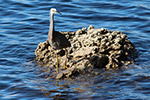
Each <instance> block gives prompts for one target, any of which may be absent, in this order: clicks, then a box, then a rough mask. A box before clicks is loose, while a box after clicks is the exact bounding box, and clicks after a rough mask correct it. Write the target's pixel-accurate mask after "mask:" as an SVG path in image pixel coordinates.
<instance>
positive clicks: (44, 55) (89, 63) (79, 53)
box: [35, 25, 136, 79]
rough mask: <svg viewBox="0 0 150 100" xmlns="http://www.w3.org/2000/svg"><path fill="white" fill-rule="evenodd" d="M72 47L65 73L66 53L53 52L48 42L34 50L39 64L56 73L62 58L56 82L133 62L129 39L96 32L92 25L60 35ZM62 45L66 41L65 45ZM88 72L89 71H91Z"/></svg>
mask: <svg viewBox="0 0 150 100" xmlns="http://www.w3.org/2000/svg"><path fill="white" fill-rule="evenodd" d="M61 33H62V34H65V35H66V37H67V38H68V40H69V42H70V43H71V47H68V48H66V49H67V50H68V61H67V66H68V69H66V70H64V69H63V65H64V63H65V55H66V54H65V53H66V52H65V50H63V49H62V50H53V49H52V48H51V46H50V45H49V43H48V41H47V40H46V41H45V42H43V43H39V45H38V47H37V49H36V50H35V55H36V60H37V61H38V62H40V63H42V66H47V67H49V68H50V69H51V70H52V72H56V71H54V70H56V66H55V65H56V64H55V63H56V54H57V55H59V57H58V58H59V70H60V71H59V73H53V74H52V76H53V77H55V78H57V79H58V78H63V77H70V76H74V75H77V74H80V73H82V72H86V71H87V70H91V69H93V68H106V69H112V68H118V67H121V66H122V65H128V64H130V63H131V62H133V59H132V58H131V57H130V56H132V55H134V52H135V50H136V49H135V47H134V45H133V44H132V43H131V41H130V40H128V38H127V35H126V34H123V33H122V32H120V31H109V30H107V29H104V28H101V29H94V27H93V26H92V25H90V26H89V27H88V30H86V28H82V29H80V30H77V31H75V32H61ZM62 42H63V41H62ZM88 72H89V71H88Z"/></svg>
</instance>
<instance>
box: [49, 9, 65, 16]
mask: <svg viewBox="0 0 150 100" xmlns="http://www.w3.org/2000/svg"><path fill="white" fill-rule="evenodd" d="M50 13H51V14H54V13H58V14H61V13H60V12H58V11H57V10H56V8H51V9H50ZM61 15H62V14H61Z"/></svg>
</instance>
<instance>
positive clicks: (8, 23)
mask: <svg viewBox="0 0 150 100" xmlns="http://www.w3.org/2000/svg"><path fill="white" fill-rule="evenodd" d="M52 7H55V8H57V10H59V11H60V12H61V13H62V14H63V15H62V16H60V15H56V16H55V22H56V23H55V25H56V30H57V31H76V30H78V29H81V28H82V27H88V26H89V25H93V26H94V27H95V28H102V27H103V28H107V29H108V30H112V31H113V30H119V31H121V32H123V33H125V34H127V36H128V38H129V40H130V41H132V42H133V44H134V45H135V47H136V48H137V51H138V55H137V58H136V59H135V64H131V65H129V66H122V68H120V69H118V70H111V71H108V70H104V69H97V70H96V71H97V73H98V75H97V76H95V75H92V74H86V75H85V74H83V75H81V76H78V77H76V78H74V79H64V80H54V79H53V78H50V77H48V75H49V73H48V68H46V67H42V66H39V65H36V64H35V63H34V62H32V61H33V60H34V57H35V56H34V51H35V49H36V47H37V45H38V43H39V42H44V41H45V40H46V39H47V32H48V28H49V9H50V8H52ZM149 97H150V1H149V0H128V1H127V0H126V1H125V0H111V1H110V0H0V100H50V99H71V100H77V99H79V100H85V99H87V100H89V99H90V100H96V99H97V100H104V99H115V100H120V99H135V100H137V99H138V100H148V99H149Z"/></svg>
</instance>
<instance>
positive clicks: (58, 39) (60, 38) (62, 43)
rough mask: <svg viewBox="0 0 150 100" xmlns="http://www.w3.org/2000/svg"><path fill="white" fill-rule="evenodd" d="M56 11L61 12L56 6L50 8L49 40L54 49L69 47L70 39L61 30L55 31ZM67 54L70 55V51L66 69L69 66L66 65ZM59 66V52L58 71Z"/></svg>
mask: <svg viewBox="0 0 150 100" xmlns="http://www.w3.org/2000/svg"><path fill="white" fill-rule="evenodd" d="M54 13H59V14H61V13H60V12H58V11H57V10H56V9H55V8H51V9H50V26H49V32H48V42H49V44H50V46H51V47H52V48H53V49H54V50H57V49H63V48H67V47H69V46H71V44H70V42H69V41H68V39H67V38H66V37H65V35H64V34H61V33H60V32H58V31H55V27H54ZM66 51H67V50H66ZM67 55H68V53H67V54H66V59H65V64H64V69H66V68H67V67H66V62H67ZM58 66H59V61H58V57H57V54H56V68H57V73H58V72H59V71H58Z"/></svg>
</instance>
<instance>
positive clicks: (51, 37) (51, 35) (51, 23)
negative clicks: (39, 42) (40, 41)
mask: <svg viewBox="0 0 150 100" xmlns="http://www.w3.org/2000/svg"><path fill="white" fill-rule="evenodd" d="M54 31H55V27H54V14H50V26H49V32H48V39H50V40H52V39H53V38H54Z"/></svg>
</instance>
